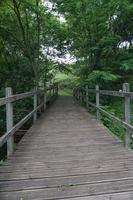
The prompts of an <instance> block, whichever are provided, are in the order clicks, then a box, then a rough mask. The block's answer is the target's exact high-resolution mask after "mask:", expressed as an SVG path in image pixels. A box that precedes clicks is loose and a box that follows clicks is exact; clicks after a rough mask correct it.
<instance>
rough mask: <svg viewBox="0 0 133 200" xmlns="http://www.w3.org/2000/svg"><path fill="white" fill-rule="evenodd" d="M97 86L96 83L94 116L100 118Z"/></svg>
mask: <svg viewBox="0 0 133 200" xmlns="http://www.w3.org/2000/svg"><path fill="white" fill-rule="evenodd" d="M99 97H100V95H99V86H98V85H96V107H97V110H96V116H97V119H98V120H100V113H99V110H98V108H99Z"/></svg>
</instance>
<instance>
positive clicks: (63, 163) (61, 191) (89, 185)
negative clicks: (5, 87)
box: [0, 97, 133, 200]
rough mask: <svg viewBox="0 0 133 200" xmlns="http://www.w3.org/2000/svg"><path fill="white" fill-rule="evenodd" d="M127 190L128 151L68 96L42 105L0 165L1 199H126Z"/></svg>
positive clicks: (132, 157)
mask: <svg viewBox="0 0 133 200" xmlns="http://www.w3.org/2000/svg"><path fill="white" fill-rule="evenodd" d="M132 191H133V153H132V151H131V150H128V149H125V148H124V146H123V144H122V142H121V141H119V140H117V139H116V136H113V135H112V134H111V133H110V132H109V131H108V129H107V128H105V127H104V126H103V125H102V124H101V123H99V122H98V121H97V120H96V119H95V118H94V117H93V116H91V115H90V114H87V113H86V111H85V109H83V108H81V107H80V106H79V105H77V104H76V103H74V101H73V99H72V98H71V97H65V98H63V97H62V98H61V97H60V98H59V99H58V100H57V101H56V102H55V103H54V104H53V105H52V106H51V107H50V108H49V109H47V111H46V113H45V115H42V116H41V117H40V119H39V120H38V121H37V122H36V124H35V125H34V126H33V127H32V128H31V130H30V131H29V132H28V134H26V135H25V136H24V138H23V139H22V141H21V142H20V144H19V145H18V147H17V150H16V152H15V153H14V154H13V155H12V156H11V157H10V159H8V160H7V161H6V162H5V163H4V165H3V166H2V167H0V199H2V200H7V199H8V200H9V199H10V200H15V199H16V200H17V199H19V200H25V199H26V200H27V199H32V200H35V199H36V200H45V199H46V200H53V199H62V200H63V199H64V200H65V199H68V200H79V199H80V200H81V199H83V200H87V199H90V200H98V199H100V200H110V199H113V200H118V199H120V200H121V199H122V198H123V199H122V200H128V199H133V192H132Z"/></svg>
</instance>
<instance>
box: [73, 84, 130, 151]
mask: <svg viewBox="0 0 133 200" xmlns="http://www.w3.org/2000/svg"><path fill="white" fill-rule="evenodd" d="M92 93H94V94H95V103H92V102H90V101H89V96H90V94H92ZM73 94H74V97H75V99H76V100H78V101H79V102H80V103H83V102H84V104H85V105H86V107H87V108H88V107H89V105H90V106H92V107H94V108H96V116H97V119H98V120H100V113H101V114H103V115H104V116H106V117H108V118H109V119H110V120H111V121H112V122H119V123H120V124H121V125H122V126H123V127H124V128H125V134H124V144H125V146H126V147H127V148H130V144H131V133H133V126H132V125H131V124H130V118H131V113H130V112H131V111H130V110H131V109H130V101H131V99H133V92H130V88H129V84H128V83H124V84H123V89H122V90H119V91H109V90H100V89H99V86H98V85H97V86H96V87H95V89H89V86H88V85H86V86H85V87H77V88H75V89H74V91H73ZM101 95H107V96H116V97H122V98H124V120H121V119H119V118H118V117H116V116H114V115H112V114H110V113H108V112H107V111H105V110H104V109H102V107H101V104H100V96H101Z"/></svg>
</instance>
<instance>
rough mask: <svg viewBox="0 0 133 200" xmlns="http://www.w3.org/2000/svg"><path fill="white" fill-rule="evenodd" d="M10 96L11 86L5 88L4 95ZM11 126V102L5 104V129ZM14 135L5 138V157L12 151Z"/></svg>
mask: <svg viewBox="0 0 133 200" xmlns="http://www.w3.org/2000/svg"><path fill="white" fill-rule="evenodd" d="M10 96H12V88H10V87H8V88H6V97H10ZM12 127H13V104H12V103H11V102H9V103H7V104H6V131H7V132H8V131H10V130H11V129H12ZM13 145H14V136H10V138H9V139H8V140H7V157H8V156H10V155H11V154H12V153H13Z"/></svg>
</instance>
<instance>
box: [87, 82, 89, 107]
mask: <svg viewBox="0 0 133 200" xmlns="http://www.w3.org/2000/svg"><path fill="white" fill-rule="evenodd" d="M88 89H89V88H88V85H86V108H88V107H89V104H88V101H89V92H88Z"/></svg>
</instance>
